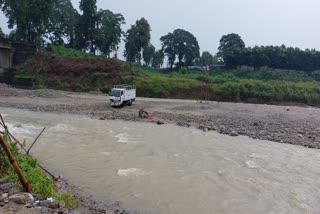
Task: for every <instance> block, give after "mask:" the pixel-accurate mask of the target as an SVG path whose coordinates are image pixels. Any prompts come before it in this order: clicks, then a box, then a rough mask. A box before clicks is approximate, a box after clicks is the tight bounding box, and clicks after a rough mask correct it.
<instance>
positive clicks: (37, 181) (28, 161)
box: [0, 133, 79, 209]
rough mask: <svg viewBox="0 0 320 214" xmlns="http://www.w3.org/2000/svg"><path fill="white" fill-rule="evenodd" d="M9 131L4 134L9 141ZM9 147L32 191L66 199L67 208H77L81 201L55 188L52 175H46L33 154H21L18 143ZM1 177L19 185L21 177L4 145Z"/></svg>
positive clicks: (1, 153) (61, 199) (0, 167)
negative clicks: (17, 173)
mask: <svg viewBox="0 0 320 214" xmlns="http://www.w3.org/2000/svg"><path fill="white" fill-rule="evenodd" d="M7 136H8V135H7V133H5V134H4V135H3V137H4V139H5V140H6V141H7V140H8V139H7ZM8 146H9V149H10V151H11V153H12V155H13V156H14V158H15V159H16V161H17V163H18V165H19V166H20V168H21V171H22V172H23V174H24V176H25V177H26V179H27V180H28V181H29V183H30V186H31V188H32V192H33V193H34V194H36V195H39V196H41V197H44V198H47V197H53V198H54V199H56V200H59V201H64V202H65V204H66V206H67V208H70V209H75V208H77V207H78V205H79V202H77V200H76V199H75V198H74V197H73V196H72V195H71V193H58V192H56V190H55V187H54V184H53V181H52V178H51V177H48V176H46V175H45V174H44V173H43V172H42V171H41V169H40V167H39V164H38V161H37V159H35V158H33V157H32V156H28V155H22V154H19V148H18V145H17V143H9V144H8ZM0 177H2V178H6V179H8V180H10V181H11V182H14V183H16V184H18V185H20V183H19V178H18V176H17V175H16V173H15V171H14V169H13V167H12V165H11V163H10V161H9V160H8V158H7V156H6V154H5V152H4V151H3V149H2V147H0Z"/></svg>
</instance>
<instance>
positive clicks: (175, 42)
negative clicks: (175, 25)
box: [160, 29, 200, 68]
mask: <svg viewBox="0 0 320 214" xmlns="http://www.w3.org/2000/svg"><path fill="white" fill-rule="evenodd" d="M160 40H161V42H162V50H163V51H164V53H165V54H166V55H167V57H168V63H169V65H170V67H171V68H172V67H173V65H174V63H175V60H176V58H177V59H178V63H177V67H181V66H189V65H193V63H194V61H195V59H197V58H199V57H200V52H199V50H200V47H199V44H198V41H197V39H196V37H195V36H194V35H192V34H191V33H190V32H188V31H185V30H182V29H177V30H175V31H174V32H173V33H169V34H167V35H165V36H163V37H161V38H160Z"/></svg>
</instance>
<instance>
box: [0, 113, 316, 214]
mask: <svg viewBox="0 0 320 214" xmlns="http://www.w3.org/2000/svg"><path fill="white" fill-rule="evenodd" d="M0 112H1V113H2V114H3V115H4V118H5V120H6V121H7V123H8V126H9V128H10V130H11V131H12V132H13V133H14V134H15V135H16V136H17V137H19V138H20V139H23V138H26V139H27V142H29V143H30V141H31V140H32V139H34V138H35V137H36V136H37V134H38V133H39V132H40V131H41V129H42V128H43V127H47V129H46V131H45V132H44V134H43V135H42V136H41V138H40V139H39V142H38V143H37V144H36V145H35V146H34V148H33V149H32V154H33V155H34V156H36V157H38V158H39V159H40V162H41V163H43V164H44V165H45V166H46V167H47V168H49V169H50V170H52V171H54V172H55V173H59V172H61V173H62V174H63V175H64V177H65V178H66V179H68V180H70V182H72V183H73V184H75V185H77V186H78V187H80V188H83V189H85V190H86V191H87V192H89V193H90V194H92V195H93V196H94V197H95V198H96V199H98V200H105V201H110V202H114V201H117V200H118V201H120V203H121V205H122V206H123V207H125V208H127V209H129V210H136V211H137V212H138V213H142V214H145V213H155V214H163V213H166V214H167V213H172V214H173V213H174V214H194V213H205V214H206V213H208V214H209V213H245V214H251V213H254V214H255V213H320V203H319V198H320V151H319V150H315V149H307V148H304V147H300V146H292V145H287V144H279V143H273V142H268V141H259V140H253V139H249V138H247V137H242V136H240V137H229V136H225V135H220V134H218V133H215V132H206V133H205V132H203V131H200V130H197V129H193V128H189V129H188V128H180V127H177V126H174V125H162V126H157V125H155V124H150V123H134V122H123V121H99V120H93V119H90V118H88V117H84V116H77V115H65V114H51V113H35V112H28V111H22V110H13V109H6V108H0Z"/></svg>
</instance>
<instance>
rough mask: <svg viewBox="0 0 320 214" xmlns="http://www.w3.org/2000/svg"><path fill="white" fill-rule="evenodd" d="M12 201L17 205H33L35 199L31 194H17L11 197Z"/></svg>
mask: <svg viewBox="0 0 320 214" xmlns="http://www.w3.org/2000/svg"><path fill="white" fill-rule="evenodd" d="M9 200H10V201H13V202H15V203H16V204H26V203H33V202H34V198H33V196H32V195H31V194H30V193H26V192H23V193H16V194H14V195H12V196H10V197H9Z"/></svg>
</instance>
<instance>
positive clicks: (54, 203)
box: [49, 201, 60, 209]
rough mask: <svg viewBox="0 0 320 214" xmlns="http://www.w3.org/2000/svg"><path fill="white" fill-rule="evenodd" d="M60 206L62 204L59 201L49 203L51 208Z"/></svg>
mask: <svg viewBox="0 0 320 214" xmlns="http://www.w3.org/2000/svg"><path fill="white" fill-rule="evenodd" d="M59 207H60V204H59V202H58V201H53V202H50V203H49V208H50V209H58V208H59Z"/></svg>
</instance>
